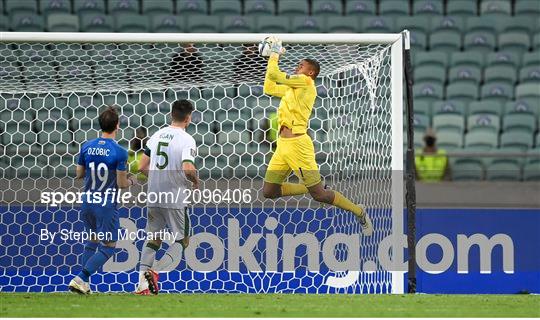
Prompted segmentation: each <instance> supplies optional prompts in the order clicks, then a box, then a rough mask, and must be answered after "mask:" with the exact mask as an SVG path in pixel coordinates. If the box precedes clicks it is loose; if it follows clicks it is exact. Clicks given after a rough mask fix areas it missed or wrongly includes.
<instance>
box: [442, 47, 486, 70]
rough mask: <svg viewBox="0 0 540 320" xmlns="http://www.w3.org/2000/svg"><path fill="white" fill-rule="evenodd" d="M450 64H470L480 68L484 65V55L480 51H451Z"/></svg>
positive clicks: (455, 65)
mask: <svg viewBox="0 0 540 320" xmlns="http://www.w3.org/2000/svg"><path fill="white" fill-rule="evenodd" d="M450 66H452V67H457V66H463V67H471V66H472V67H477V68H482V67H483V66H484V55H483V54H482V53H480V52H474V51H465V52H452V54H451V55H450Z"/></svg>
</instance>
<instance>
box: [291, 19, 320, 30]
mask: <svg viewBox="0 0 540 320" xmlns="http://www.w3.org/2000/svg"><path fill="white" fill-rule="evenodd" d="M325 29H326V27H325V25H324V18H323V17H315V16H296V17H294V18H292V32H294V33H320V32H323V30H325Z"/></svg>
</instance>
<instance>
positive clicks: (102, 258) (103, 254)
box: [78, 245, 116, 282]
mask: <svg viewBox="0 0 540 320" xmlns="http://www.w3.org/2000/svg"><path fill="white" fill-rule="evenodd" d="M115 250H116V248H112V247H106V246H104V245H100V246H99V249H98V251H97V252H96V253H95V254H94V255H93V256H91V257H90V259H88V262H86V264H85V265H84V267H83V270H82V271H81V272H80V273H79V274H78V276H79V277H80V278H81V279H82V280H83V281H85V282H88V279H90V276H91V275H92V274H94V273H95V272H96V271H98V269H99V268H101V267H102V266H103V265H104V264H105V262H107V260H109V258H110V257H111V256H112V255H114V252H115Z"/></svg>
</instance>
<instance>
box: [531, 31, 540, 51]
mask: <svg viewBox="0 0 540 320" xmlns="http://www.w3.org/2000/svg"><path fill="white" fill-rule="evenodd" d="M532 47H533V50H535V51H540V34H539V33H536V34H535V35H534V36H533V43H532Z"/></svg>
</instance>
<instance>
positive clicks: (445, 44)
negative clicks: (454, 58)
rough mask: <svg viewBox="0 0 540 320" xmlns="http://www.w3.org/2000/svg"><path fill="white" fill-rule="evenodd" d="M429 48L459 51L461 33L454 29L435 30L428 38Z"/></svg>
mask: <svg viewBox="0 0 540 320" xmlns="http://www.w3.org/2000/svg"><path fill="white" fill-rule="evenodd" d="M429 47H430V50H438V51H445V52H450V51H459V50H461V34H460V33H459V32H456V31H449V30H443V31H435V32H433V33H432V34H431V35H430V38H429Z"/></svg>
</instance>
